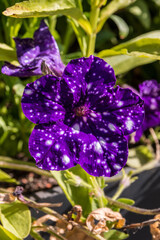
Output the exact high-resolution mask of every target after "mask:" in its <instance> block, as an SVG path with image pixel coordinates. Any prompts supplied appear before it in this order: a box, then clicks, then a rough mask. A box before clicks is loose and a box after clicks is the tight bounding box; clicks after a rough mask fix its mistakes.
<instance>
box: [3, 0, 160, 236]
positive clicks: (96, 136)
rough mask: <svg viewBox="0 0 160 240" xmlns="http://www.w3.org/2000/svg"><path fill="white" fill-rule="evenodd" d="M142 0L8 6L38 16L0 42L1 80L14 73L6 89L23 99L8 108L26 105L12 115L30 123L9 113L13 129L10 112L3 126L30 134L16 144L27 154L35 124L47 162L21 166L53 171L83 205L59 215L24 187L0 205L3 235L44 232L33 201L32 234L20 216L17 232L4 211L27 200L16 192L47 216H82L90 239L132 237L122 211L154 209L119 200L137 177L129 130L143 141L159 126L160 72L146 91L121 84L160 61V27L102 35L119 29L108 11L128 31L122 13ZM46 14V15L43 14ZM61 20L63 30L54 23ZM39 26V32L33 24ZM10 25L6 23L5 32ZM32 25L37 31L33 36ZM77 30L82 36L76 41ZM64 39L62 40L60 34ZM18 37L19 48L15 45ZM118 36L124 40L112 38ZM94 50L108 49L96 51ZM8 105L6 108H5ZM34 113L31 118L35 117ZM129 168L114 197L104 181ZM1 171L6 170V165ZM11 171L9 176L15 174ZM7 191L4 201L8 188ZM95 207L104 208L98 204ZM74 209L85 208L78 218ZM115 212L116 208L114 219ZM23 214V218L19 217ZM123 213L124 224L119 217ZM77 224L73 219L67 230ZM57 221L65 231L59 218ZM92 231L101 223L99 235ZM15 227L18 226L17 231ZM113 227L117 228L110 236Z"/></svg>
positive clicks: (18, 14)
mask: <svg viewBox="0 0 160 240" xmlns="http://www.w3.org/2000/svg"><path fill="white" fill-rule="evenodd" d="M136 2H138V1H134V0H124V1H122V0H112V1H106V0H88V1H82V0H78V1H77V0H42V1H38V0H28V1H21V2H17V3H15V5H13V6H11V7H9V4H7V1H6V0H4V3H5V6H6V7H7V8H6V10H5V9H3V10H4V11H3V14H4V15H5V16H8V17H14V18H30V19H31V20H28V19H27V20H23V21H21V20H17V22H18V21H19V22H20V24H19V25H18V27H17V28H16V27H15V29H14V30H13V24H11V23H10V24H11V26H12V28H11V29H12V31H10V32H11V33H15V34H11V35H12V36H10V37H14V38H13V40H12V41H11V42H12V46H8V45H6V44H1V43H0V61H4V63H3V65H2V68H1V72H2V73H3V74H4V75H2V78H4V79H6V80H5V81H6V83H7V84H8V85H6V89H7V91H8V92H7V94H8V95H11V96H12V95H13V96H12V100H13V99H14V101H13V103H12V101H11V100H10V102H9V103H8V102H5V109H7V108H8V109H9V108H10V106H12V105H14V103H18V104H17V105H18V107H19V108H18V110H17V109H16V111H13V112H14V113H13V115H14V116H16V117H17V116H18V118H19V121H18V123H17V126H19V125H20V126H21V131H19V129H18V128H17V129H16V130H15V128H14V124H15V123H14V121H13V122H12V123H10V122H11V120H10V119H11V118H9V120H7V123H8V122H9V124H10V125H9V127H8V126H7V124H5V123H4V122H5V121H4V122H3V121H2V124H1V118H0V124H1V125H2V127H3V129H11V127H12V129H13V131H16V133H17V132H19V134H20V135H22V138H23V141H22V140H21V142H19V143H18V144H17V145H18V148H19V149H20V150H19V152H20V153H21V152H23V151H22V148H21V145H22V142H25V141H26V142H28V135H27V136H26V132H25V130H26V129H27V128H28V129H27V130H28V132H29V133H31V134H30V137H29V147H28V148H29V152H30V155H31V156H32V157H33V158H34V159H35V162H36V166H37V167H38V168H37V167H36V166H35V163H33V164H32V163H31V164H30V165H29V164H28V165H27V163H24V161H23V164H24V166H26V165H27V167H23V164H21V166H20V167H19V169H22V170H26V169H27V171H28V169H30V168H31V169H32V171H33V170H34V171H35V172H36V173H38V174H42V175H45V176H50V177H51V176H52V177H54V178H55V179H56V180H57V182H58V184H59V185H60V186H61V188H62V189H63V191H64V193H65V195H66V197H67V198H68V200H69V201H70V203H71V204H72V205H73V206H74V205H78V207H77V206H76V207H75V208H73V209H72V210H71V212H70V213H69V214H70V215H68V218H65V217H62V216H60V215H58V214H55V212H54V211H52V210H51V209H47V208H45V207H44V208H43V207H42V205H36V203H33V202H30V201H28V200H27V199H25V198H24V196H23V195H22V191H21V190H22V189H18V190H17V192H16V191H15V192H14V194H12V195H13V196H14V197H13V196H12V195H11V196H12V199H10V198H9V200H8V202H7V204H8V205H6V206H5V207H4V208H3V207H1V206H0V211H1V212H2V214H1V215H2V216H0V222H2V225H3V226H1V223H0V233H1V232H3V234H4V236H5V237H6V235H8V234H9V240H10V239H13V238H14V236H12V234H13V235H15V238H14V239H17V240H18V239H22V238H23V237H26V236H27V234H28V232H29V231H30V234H31V235H32V236H33V237H34V238H35V239H42V238H41V236H40V235H39V234H38V231H39V229H38V228H37V229H38V230H37V229H36V227H37V226H36V224H37V223H35V222H34V224H33V225H32V227H31V216H30V214H29V210H28V208H26V206H25V208H24V209H25V211H26V213H27V214H26V216H28V220H27V221H28V223H29V224H28V227H26V230H25V234H23V223H22V222H20V220H18V221H19V223H18V224H17V223H16V224H15V225H16V229H17V225H19V231H18V230H15V229H14V228H15V227H14V226H13V227H10V228H11V230H10V228H9V227H7V225H5V223H6V221H9V222H12V219H10V217H9V220H6V221H4V219H8V215H7V214H6V212H7V211H10V210H9V209H10V204H11V205H12V206H11V207H12V208H14V205H15V206H18V205H16V204H17V203H16V204H14V203H13V201H14V200H17V199H18V201H20V202H21V208H22V209H23V204H26V205H28V206H31V207H35V208H38V209H40V210H42V211H44V212H46V213H48V214H51V215H54V214H55V216H56V218H59V219H60V220H61V221H62V222H63V223H65V224H67V223H69V224H70V223H71V222H72V223H73V221H72V220H75V222H76V224H75V223H74V224H75V225H74V224H73V227H75V226H76V227H77V226H79V227H77V228H76V227H75V228H74V229H78V230H77V231H79V229H80V231H81V230H82V232H83V233H85V234H87V236H88V237H89V239H101V240H103V239H108V240H112V239H113V238H114V239H117V240H119V239H125V238H126V237H127V235H126V234H125V233H122V234H121V233H120V232H118V231H117V228H118V227H117V225H120V228H121V229H122V231H123V230H124V229H125V228H124V226H122V225H124V224H125V219H124V218H123V217H122V216H121V215H120V214H119V213H117V212H118V211H119V210H120V208H124V209H127V210H128V209H129V210H130V211H133V212H136V213H137V212H138V213H143V214H144V212H145V213H146V214H147V213H148V212H147V210H146V211H144V209H143V210H141V209H138V208H136V209H134V207H133V208H132V206H129V207H128V205H132V204H134V201H133V200H131V199H118V201H116V199H117V198H119V196H120V194H121V193H122V191H123V190H124V189H125V188H126V187H128V186H129V185H130V184H131V183H132V182H134V181H135V180H136V177H133V172H132V171H129V172H128V173H126V172H125V170H124V169H125V165H126V163H127V159H128V152H129V150H128V145H129V141H128V138H129V135H130V134H134V136H135V140H136V141H138V140H139V139H140V137H141V135H142V134H143V132H144V131H145V130H146V129H148V128H150V127H155V126H159V125H160V117H159V110H160V109H159V108H160V97H159V94H160V87H159V83H158V82H157V81H156V80H149V81H144V82H142V80H141V82H142V83H141V84H139V89H140V93H138V92H137V91H135V90H134V89H133V88H130V87H127V88H123V87H121V85H122V83H124V82H125V80H126V79H127V77H126V76H125V75H124V74H126V73H127V71H129V70H131V69H134V68H135V67H136V66H140V65H144V64H147V63H152V62H155V61H157V60H160V51H159V49H160V31H159V30H155V31H152V32H148V33H145V34H142V35H139V36H137V37H135V38H133V39H131V40H129V41H125V40H124V41H123V40H122V41H119V42H120V44H118V40H117V39H118V38H117V39H115V35H114V37H112V38H111V41H110V45H111V46H112V47H111V48H110V49H103V47H97V48H96V40H97V42H98V41H99V40H98V38H99V39H100V37H102V38H105V39H106V38H107V37H108V35H109V34H111V33H113V32H114V29H113V31H112V29H111V30H108V29H107V31H106V28H107V25H106V24H105V23H106V21H107V20H108V19H109V18H110V21H113V22H114V24H116V27H117V28H118V30H119V36H120V38H125V37H127V36H128V34H129V31H130V29H132V28H131V27H130V28H129V26H128V25H127V23H126V22H125V20H124V19H122V18H121V17H120V16H118V15H116V14H117V13H116V12H118V11H119V10H123V9H126V11H128V12H129V14H131V13H132V14H133V13H134V10H133V9H137V8H138V9H139V8H140V10H139V11H141V12H143V10H144V9H141V7H142V6H144V4H145V3H142V4H139V3H136ZM136 4H137V5H136ZM141 5H142V6H141ZM129 6H130V7H129ZM132 7H133V8H132ZM136 7H137V8H136ZM118 13H119V12H118ZM145 14H146V13H145ZM59 15H60V16H62V15H64V16H65V17H66V18H65V20H64V19H62V21H61V20H60V21H59V18H58V16H59ZM135 15H136V14H135ZM38 17H41V18H43V19H42V20H41V19H40V20H37V19H38ZM44 18H45V19H44ZM8 19H10V18H8ZM66 19H67V20H66ZM32 20H33V21H32ZM56 21H57V29H55V25H56ZM39 22H40V25H39V26H38V23H39ZM62 23H63V24H62ZM7 25H9V24H8V23H7V24H6V26H7ZM62 25H63V26H62ZM144 25H145V26H146V24H144ZM147 26H148V25H147ZM31 28H33V29H34V30H33V29H32V31H30V30H31ZM152 29H156V28H152ZM19 30H21V31H20V32H19ZM6 31H7V30H6V28H4V33H5V34H4V35H5V37H6V35H7V33H6ZM31 32H32V33H33V32H34V34H33V36H32V34H31ZM145 32H146V31H145ZM51 33H52V34H51ZM101 33H102V35H100V34H101ZM98 34H99V35H98ZM20 35H21V37H19V36H20ZM53 35H54V37H55V38H54V37H53ZM61 35H62V37H61ZM97 35H98V37H97ZM111 35H112V34H111ZM75 38H76V41H75V43H74V44H71V43H72V41H73V40H74V39H75ZM108 38H109V37H108ZM55 39H56V40H58V41H57V42H56V40H55ZM102 40H103V39H102ZM0 41H1V40H0ZM116 41H117V42H116ZM8 44H9V41H8ZM14 44H15V49H13V48H12V47H14ZM115 44H116V46H113V45H115ZM99 45H100V44H99ZM106 45H107V44H106V42H105V46H106ZM58 46H59V47H58ZM105 48H106V47H105ZM75 49H76V50H75ZM77 49H78V50H77ZM95 49H96V50H97V49H98V50H99V52H96V53H95ZM62 59H63V61H62ZM119 74H122V75H119ZM14 77H17V78H14ZM116 78H117V82H116ZM22 79H23V80H24V81H23V82H21V80H22ZM35 79H36V80H35ZM14 81H15V82H16V86H15V85H14V83H13V82H14ZM12 86H14V87H12ZM0 87H1V86H0ZM17 88H18V89H19V92H18V90H17ZM8 89H9V90H8ZM17 92H18V94H17ZM0 97H1V96H0ZM20 97H21V103H20V100H19V99H20ZM20 104H21V105H20ZM6 111H7V110H6ZM22 111H23V113H22ZM1 112H2V114H4V110H3V108H2V110H0V113H1ZM27 118H28V119H29V121H30V122H32V123H33V124H34V128H33V129H31V125H29V124H32V123H30V122H29V121H28V120H27ZM2 119H3V118H2ZM25 121H28V125H27V123H26V122H25ZM18 124H19V125H18ZM32 126H33V125H32ZM23 128H24V130H23ZM28 132H27V133H28ZM5 138H7V135H6V134H4V135H3V137H2V140H0V143H1V142H2V141H4V139H5ZM12 138H13V136H12ZM21 154H22V153H21ZM21 154H20V155H21ZM28 154H29V153H28ZM15 155H16V154H15ZM24 155H25V153H24ZM0 161H1V158H0ZM7 161H8V165H7V164H5V167H6V166H7V167H8V166H9V164H10V163H12V164H13V163H14V165H12V166H17V165H16V164H18V163H19V162H18V161H16V162H14V160H13V162H11V160H10V159H7ZM8 168H9V167H8ZM17 169H18V167H17ZM121 170H122V172H121V173H122V174H120V176H118V179H121V181H120V185H119V188H118V190H117V192H116V193H115V195H114V196H113V199H111V198H109V197H106V196H105V194H104V191H103V189H104V187H105V186H106V185H105V181H106V180H108V181H112V177H114V176H115V175H116V174H118V173H119V172H120V171H121ZM2 175H3V176H4V173H3V172H2ZM5 176H6V175H5ZM7 179H9V177H8V175H7ZM114 179H116V177H115V178H114ZM0 197H1V196H0ZM3 197H4V198H3V199H2V200H3V201H2V203H3V204H4V203H6V202H5V201H6V196H3ZM1 198H2V197H1ZM18 204H19V203H18ZM37 206H38V207H37ZM106 207H107V208H106ZM81 208H82V210H83V213H82V212H81ZM99 208H101V210H99ZM109 208H110V209H109ZM77 209H78V211H77ZM95 209H98V210H96V211H94V210H95ZM111 209H112V210H113V211H112V210H111ZM137 209H138V210H137ZM4 210H5V211H4ZM92 211H93V212H92ZM115 212H116V213H115ZM155 212H156V213H157V212H158V210H157V211H153V212H152V211H151V210H150V211H149V214H153V213H155ZM100 213H101V214H100ZM14 214H15V213H14ZM74 214H75V215H77V216H76V217H75V216H73V215H74ZM110 214H113V218H112V217H111V216H110ZM3 215H4V216H3ZM12 215H13V214H11V218H12ZM19 215H20V214H19ZM88 216H89V217H88ZM95 216H97V218H96V217H95ZM116 216H118V218H117V217H116ZM20 217H21V216H18V219H20ZM24 217H25V214H24ZM87 217H88V218H87ZM90 218H91V222H90V221H89V220H87V221H86V223H87V222H88V223H87V226H90V227H88V230H87V229H86V228H83V225H84V223H85V220H86V219H90ZM77 219H78V220H77ZM110 219H111V221H110ZM120 219H122V222H123V224H122V223H121V224H120ZM41 220H42V219H41ZM41 220H40V221H41ZM117 220H118V221H117ZM56 221H57V220H56ZM67 221H68V222H67ZM97 221H98V222H97ZM97 223H98V224H97ZM78 224H79V225H78ZM13 225H14V224H13ZM91 225H92V227H91ZM68 226H69V225H65V227H64V228H65V231H66V229H68V228H69V227H68ZM38 227H43V229H49V230H48V231H49V233H50V234H52V235H54V236H56V239H58V238H59V239H69V238H68V235H67V232H65V231H64V234H62V235H61V232H62V231H61V232H59V233H58V234H57V233H56V232H55V230H54V231H53V232H52V230H53V229H52V228H47V227H46V225H43V223H40V226H39V225H38ZM56 227H57V229H59V226H58V221H57V226H56ZM111 228H115V229H114V230H112V231H113V232H112V231H110V230H109V229H111ZM12 229H13V230H12ZM74 229H73V230H74ZM89 230H92V233H90V231H89ZM6 231H7V232H6ZM9 231H11V233H8V232H9ZM67 231H68V230H67ZM104 231H109V232H108V233H106V235H105V234H103V232H104ZM94 233H97V234H101V236H99V235H94ZM112 233H113V235H112ZM74 234H75V233H74ZM75 236H76V235H74V239H75V238H76V237H75ZM84 237H86V236H84ZM90 237H91V238H90ZM94 237H95V238H94ZM77 239H78V238H77ZM87 239H88V238H87ZM7 240H8V239H7Z"/></svg>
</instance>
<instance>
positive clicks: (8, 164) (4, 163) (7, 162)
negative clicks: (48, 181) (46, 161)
mask: <svg viewBox="0 0 160 240" xmlns="http://www.w3.org/2000/svg"><path fill="white" fill-rule="evenodd" d="M0 168H7V169H15V170H20V171H26V172H34V173H36V174H39V175H42V176H47V177H52V178H53V176H52V174H51V173H50V172H48V171H44V170H42V169H39V168H37V167H35V165H34V164H32V163H26V162H23V161H20V160H16V159H13V158H10V157H3V156H0Z"/></svg>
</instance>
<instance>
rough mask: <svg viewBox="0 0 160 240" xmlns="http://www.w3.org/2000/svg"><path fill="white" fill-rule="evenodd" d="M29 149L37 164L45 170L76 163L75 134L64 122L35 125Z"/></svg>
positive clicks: (65, 167) (57, 168)
mask: <svg viewBox="0 0 160 240" xmlns="http://www.w3.org/2000/svg"><path fill="white" fill-rule="evenodd" d="M29 151H30V153H31V155H32V156H33V157H34V159H35V160H36V164H37V166H38V167H39V168H42V169H45V170H56V171H58V170H65V169H68V168H71V167H73V166H75V165H76V144H75V141H74V134H73V132H72V129H71V128H69V127H68V126H66V125H64V124H63V123H62V122H58V123H57V124H55V125H51V124H50V125H45V124H41V125H37V126H35V128H34V130H33V132H32V134H31V136H30V139H29Z"/></svg>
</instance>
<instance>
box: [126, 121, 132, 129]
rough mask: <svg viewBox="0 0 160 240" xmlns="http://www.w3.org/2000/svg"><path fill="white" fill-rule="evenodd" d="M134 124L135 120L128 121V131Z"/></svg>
mask: <svg viewBox="0 0 160 240" xmlns="http://www.w3.org/2000/svg"><path fill="white" fill-rule="evenodd" d="M133 126H134V122H133V121H132V120H127V121H126V128H127V130H128V131H130V130H132V128H133Z"/></svg>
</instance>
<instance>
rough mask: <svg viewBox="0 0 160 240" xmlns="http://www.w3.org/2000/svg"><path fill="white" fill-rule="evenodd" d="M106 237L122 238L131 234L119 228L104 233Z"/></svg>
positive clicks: (115, 239) (118, 239)
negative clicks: (120, 230) (118, 229)
mask: <svg viewBox="0 0 160 240" xmlns="http://www.w3.org/2000/svg"><path fill="white" fill-rule="evenodd" d="M104 237H105V239H107V240H122V239H126V238H128V237H129V235H128V234H126V233H123V232H119V231H117V230H110V231H109V232H106V233H104Z"/></svg>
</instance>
